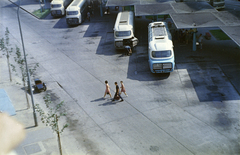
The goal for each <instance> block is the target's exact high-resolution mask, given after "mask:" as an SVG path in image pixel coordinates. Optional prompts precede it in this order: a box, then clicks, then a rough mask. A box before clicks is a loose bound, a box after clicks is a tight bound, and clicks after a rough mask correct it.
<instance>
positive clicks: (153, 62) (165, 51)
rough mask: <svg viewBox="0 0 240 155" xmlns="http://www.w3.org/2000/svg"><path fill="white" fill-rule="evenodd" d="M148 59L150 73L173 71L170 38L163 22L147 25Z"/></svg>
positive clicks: (173, 61) (173, 62)
mask: <svg viewBox="0 0 240 155" xmlns="http://www.w3.org/2000/svg"><path fill="white" fill-rule="evenodd" d="M148 58H149V60H148V62H149V67H150V70H151V72H152V73H170V72H172V71H173V70H174V66H175V59H174V51H173V42H172V36H171V33H170V31H169V29H168V27H167V24H166V23H165V22H153V23H150V24H149V25H148Z"/></svg>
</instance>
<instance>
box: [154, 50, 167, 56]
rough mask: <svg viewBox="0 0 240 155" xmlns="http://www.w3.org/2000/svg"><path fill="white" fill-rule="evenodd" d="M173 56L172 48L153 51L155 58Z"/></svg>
mask: <svg viewBox="0 0 240 155" xmlns="http://www.w3.org/2000/svg"><path fill="white" fill-rule="evenodd" d="M170 56H171V50H167V51H153V52H152V57H153V58H166V57H170Z"/></svg>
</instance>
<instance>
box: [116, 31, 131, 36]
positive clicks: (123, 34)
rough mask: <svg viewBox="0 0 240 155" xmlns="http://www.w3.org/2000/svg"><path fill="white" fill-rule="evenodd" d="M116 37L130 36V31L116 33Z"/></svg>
mask: <svg viewBox="0 0 240 155" xmlns="http://www.w3.org/2000/svg"><path fill="white" fill-rule="evenodd" d="M115 35H116V37H127V36H130V35H131V31H116V33H115Z"/></svg>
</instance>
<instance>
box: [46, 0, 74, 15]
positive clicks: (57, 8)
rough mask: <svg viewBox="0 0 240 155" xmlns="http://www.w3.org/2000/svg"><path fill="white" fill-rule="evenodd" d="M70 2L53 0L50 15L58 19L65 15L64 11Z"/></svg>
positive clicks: (68, 0) (70, 0)
mask: <svg viewBox="0 0 240 155" xmlns="http://www.w3.org/2000/svg"><path fill="white" fill-rule="evenodd" d="M71 2H72V0H53V1H52V2H51V15H52V16H54V17H59V16H63V15H65V13H66V12H65V9H66V8H67V6H68V5H69V4H70V3H71Z"/></svg>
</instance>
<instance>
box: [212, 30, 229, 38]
mask: <svg viewBox="0 0 240 155" xmlns="http://www.w3.org/2000/svg"><path fill="white" fill-rule="evenodd" d="M210 32H211V34H212V35H213V36H214V37H215V38H216V39H217V40H231V39H230V38H229V37H228V36H227V35H226V34H225V33H224V32H223V31H222V30H210Z"/></svg>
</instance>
